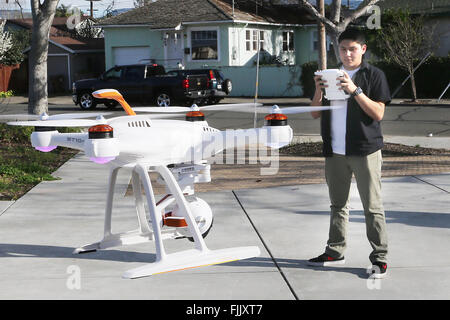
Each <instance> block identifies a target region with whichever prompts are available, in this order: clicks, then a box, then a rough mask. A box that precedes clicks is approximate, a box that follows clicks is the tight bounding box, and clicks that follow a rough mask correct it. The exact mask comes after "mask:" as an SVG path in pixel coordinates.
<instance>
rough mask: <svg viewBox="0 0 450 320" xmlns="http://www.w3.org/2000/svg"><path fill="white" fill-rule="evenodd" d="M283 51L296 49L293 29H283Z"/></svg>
mask: <svg viewBox="0 0 450 320" xmlns="http://www.w3.org/2000/svg"><path fill="white" fill-rule="evenodd" d="M283 51H285V52H287V51H294V32H293V31H283Z"/></svg>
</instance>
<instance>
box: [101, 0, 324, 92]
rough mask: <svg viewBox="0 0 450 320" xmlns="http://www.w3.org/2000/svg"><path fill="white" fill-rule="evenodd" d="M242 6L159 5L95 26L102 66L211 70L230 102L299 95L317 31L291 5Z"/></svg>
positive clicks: (165, 0)
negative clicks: (101, 41) (227, 84)
mask: <svg viewBox="0 0 450 320" xmlns="http://www.w3.org/2000/svg"><path fill="white" fill-rule="evenodd" d="M260 3H262V4H263V5H262V6H261V5H259V6H258V5H257V3H256V2H254V1H242V0H235V1H231V0H183V1H179V0H158V1H156V2H152V3H149V4H148V5H146V6H144V7H141V8H136V9H134V10H131V11H128V12H125V13H123V14H120V15H118V16H115V17H111V18H108V19H105V20H103V21H101V22H100V23H99V26H101V27H102V28H103V30H104V37H105V64H106V68H107V69H108V68H111V67H113V66H115V65H124V64H134V63H148V62H152V63H157V64H161V65H164V66H165V67H166V69H167V70H170V69H174V68H177V67H179V66H180V65H182V66H184V68H186V69H194V68H216V69H220V70H221V71H222V73H223V74H224V75H225V76H226V77H227V78H230V79H231V80H232V81H233V92H232V95H234V96H253V95H254V93H255V84H256V60H257V57H258V53H259V57H260V60H259V61H260V69H259V89H258V91H259V96H301V95H302V88H301V86H300V84H299V78H300V72H301V67H300V66H301V65H302V64H303V63H305V62H308V61H312V60H317V50H315V49H314V41H317V40H316V38H315V31H316V30H317V25H316V23H315V21H314V20H313V19H312V18H311V17H310V16H309V15H308V14H307V12H306V11H304V10H303V9H301V8H299V6H298V5H285V4H280V5H271V4H270V3H268V2H265V1H264V2H260Z"/></svg>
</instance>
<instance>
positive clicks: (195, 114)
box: [9, 89, 333, 278]
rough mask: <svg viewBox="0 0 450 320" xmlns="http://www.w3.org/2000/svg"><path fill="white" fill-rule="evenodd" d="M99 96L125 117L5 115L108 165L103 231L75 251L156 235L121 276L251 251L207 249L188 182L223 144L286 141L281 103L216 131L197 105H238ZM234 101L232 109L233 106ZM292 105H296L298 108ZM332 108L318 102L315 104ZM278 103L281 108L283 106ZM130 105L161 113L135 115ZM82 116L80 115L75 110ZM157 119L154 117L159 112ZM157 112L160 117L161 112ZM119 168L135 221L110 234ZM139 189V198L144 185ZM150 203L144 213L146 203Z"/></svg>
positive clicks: (206, 169) (199, 179)
mask: <svg viewBox="0 0 450 320" xmlns="http://www.w3.org/2000/svg"><path fill="white" fill-rule="evenodd" d="M93 94H94V96H96V97H99V98H108V99H114V100H116V101H118V102H119V103H120V104H121V105H122V106H123V108H124V109H125V111H126V112H127V114H128V115H127V116H122V117H116V118H112V119H105V118H104V117H103V116H102V115H99V116H97V119H96V120H85V119H77V116H76V115H66V116H64V115H56V116H47V115H44V116H41V120H38V121H22V122H10V123H9V124H10V125H27V126H35V132H33V133H32V135H31V143H32V145H33V146H34V147H35V148H36V149H37V150H40V151H43V152H48V151H51V150H53V149H54V148H56V147H57V146H63V147H69V148H73V149H77V150H80V151H84V153H85V154H86V156H87V157H89V159H90V160H92V161H94V162H96V163H99V164H106V165H108V166H109V168H110V174H109V185H108V194H107V200H106V209H105V221H104V234H103V238H102V240H101V241H100V242H96V243H93V244H89V245H86V246H83V247H80V248H78V249H76V250H75V251H74V253H85V252H90V251H95V250H99V249H106V248H111V247H116V246H121V245H127V244H136V243H143V242H148V241H155V244H156V261H155V262H153V263H150V264H147V265H144V266H142V267H140V268H136V269H133V270H129V271H127V272H125V273H124V275H123V277H124V278H138V277H144V276H149V275H153V274H158V273H162V272H171V271H175V270H183V269H187V268H193V267H200V266H205V265H211V264H217V263H224V262H229V261H234V260H239V259H247V258H252V257H256V256H258V255H259V254H260V250H259V248H258V247H254V246H253V247H238V248H229V249H220V250H210V249H208V247H207V246H206V243H205V241H204V239H203V238H204V237H205V236H206V235H207V234H208V232H209V231H210V229H211V227H212V224H213V214H212V210H211V208H210V207H209V205H208V204H207V203H206V202H205V201H203V200H202V199H200V198H198V197H196V196H194V184H195V183H205V182H210V181H211V176H210V164H208V162H207V159H208V158H211V157H212V156H214V155H215V154H217V153H219V152H221V151H223V150H224V149H228V148H242V147H245V146H256V147H261V146H262V147H271V148H280V147H282V146H284V145H287V144H289V143H290V142H291V140H292V137H293V132H292V129H291V127H290V126H289V125H287V117H286V116H285V115H284V114H282V113H281V109H279V108H278V107H276V108H275V107H274V108H273V109H270V110H271V111H272V113H271V114H270V115H269V116H267V117H266V123H265V125H264V126H263V127H261V128H251V129H242V130H225V131H221V130H217V129H215V128H212V127H210V126H209V125H208V123H207V122H206V121H205V120H204V115H203V113H202V112H201V111H200V110H202V111H203V110H205V111H206V110H223V108H226V109H228V110H234V111H241V110H239V108H243V106H242V105H228V106H223V105H219V106H207V107H202V108H198V107H196V106H193V107H192V108H182V107H178V108H177V107H170V108H134V109H132V108H131V107H130V106H129V105H128V104H127V103H126V102H125V101H124V100H123V98H122V97H121V95H120V94H119V93H118V92H117V91H116V90H110V89H106V90H99V91H97V92H94V93H93ZM236 108H237V109H236ZM298 108H301V109H302V110H301V111H299V110H298ZM298 108H297V109H295V107H293V108H288V109H290V110H291V113H297V112H305V111H306V112H308V111H310V108H306V107H298ZM330 108H333V107H321V108H320V109H321V110H325V109H330ZM288 109H284V110H288ZM135 111H141V112H159V113H167V114H163V115H155V116H150V115H136V113H135ZM178 111H188V113H187V114H186V120H187V121H186V120H173V119H165V118H168V117H171V116H173V115H172V114H171V113H172V112H178ZM80 118H81V117H80ZM158 118H159V119H158ZM161 118H162V119H161ZM56 127H88V128H89V129H88V132H84V133H59V132H58V131H57V130H56V129H55V128H56ZM121 168H128V169H131V177H132V179H131V181H132V187H133V193H134V198H135V206H136V213H137V220H138V223H139V228H138V229H137V230H132V231H129V232H124V233H120V234H113V233H112V231H111V219H112V207H113V198H114V197H113V195H114V190H115V184H116V178H117V174H118V171H119V170H120V169H121ZM149 172H157V173H158V174H159V176H160V179H158V182H159V183H162V184H164V185H165V187H166V193H167V194H166V195H165V196H163V197H162V198H161V200H159V201H156V198H155V194H154V192H153V187H152V182H151V180H150V178H149ZM142 186H143V187H144V191H145V199H144V197H143V192H142V191H143V190H142ZM145 207H147V209H148V214H147V210H146V208H145ZM183 237H187V238H189V239H190V240H191V241H193V242H194V249H192V250H185V251H181V252H177V253H171V254H167V253H166V252H165V249H164V244H163V240H164V239H177V238H183Z"/></svg>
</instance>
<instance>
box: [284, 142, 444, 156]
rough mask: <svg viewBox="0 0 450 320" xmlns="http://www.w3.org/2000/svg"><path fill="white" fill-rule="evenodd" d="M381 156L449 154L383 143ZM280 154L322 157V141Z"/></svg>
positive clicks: (429, 149) (287, 148) (442, 151)
mask: <svg viewBox="0 0 450 320" xmlns="http://www.w3.org/2000/svg"><path fill="white" fill-rule="evenodd" d="M381 153H382V155H383V157H409V156H436V155H450V150H448V149H432V148H423V147H419V146H417V147H411V146H406V145H403V144H396V143H385V145H384V147H383V149H381ZM280 154H283V155H293V156H294V155H295V156H301V157H322V142H309V143H298V144H293V145H290V146H287V147H284V148H281V149H280Z"/></svg>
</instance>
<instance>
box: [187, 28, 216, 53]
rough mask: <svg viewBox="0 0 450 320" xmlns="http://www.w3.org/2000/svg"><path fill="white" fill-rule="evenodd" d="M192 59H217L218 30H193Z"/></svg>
mask: <svg viewBox="0 0 450 320" xmlns="http://www.w3.org/2000/svg"><path fill="white" fill-rule="evenodd" d="M191 47H192V60H217V59H218V50H217V30H208V31H192V32H191Z"/></svg>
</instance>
